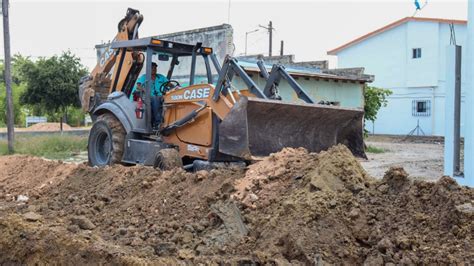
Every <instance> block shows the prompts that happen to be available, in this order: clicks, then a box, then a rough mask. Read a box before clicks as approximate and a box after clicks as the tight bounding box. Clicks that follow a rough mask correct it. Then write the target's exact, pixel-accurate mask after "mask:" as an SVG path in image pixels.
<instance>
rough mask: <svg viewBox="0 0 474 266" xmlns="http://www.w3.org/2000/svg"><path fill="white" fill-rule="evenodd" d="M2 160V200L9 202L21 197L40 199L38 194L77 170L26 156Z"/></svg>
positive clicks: (0, 166)
mask: <svg viewBox="0 0 474 266" xmlns="http://www.w3.org/2000/svg"><path fill="white" fill-rule="evenodd" d="M0 158H1V159H0V173H1V174H0V200H2V199H3V200H7V201H8V200H15V199H17V198H18V196H20V195H23V196H27V197H38V193H40V192H41V191H42V190H47V189H48V187H49V186H53V185H56V184H58V183H60V182H62V181H63V180H64V179H65V178H66V177H67V176H68V175H69V174H71V172H72V171H73V170H74V169H75V168H76V166H75V165H72V164H63V163H62V162H53V161H47V160H43V159H40V158H36V157H32V156H26V155H13V156H2V157H0Z"/></svg>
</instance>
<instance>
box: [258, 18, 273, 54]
mask: <svg viewBox="0 0 474 266" xmlns="http://www.w3.org/2000/svg"><path fill="white" fill-rule="evenodd" d="M258 26H259V27H261V28H264V29H266V30H268V34H269V40H268V41H269V43H268V56H272V38H273V31H274V30H275V28H274V27H273V24H272V21H270V22H269V23H268V27H265V26H262V25H258Z"/></svg>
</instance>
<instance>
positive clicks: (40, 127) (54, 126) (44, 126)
mask: <svg viewBox="0 0 474 266" xmlns="http://www.w3.org/2000/svg"><path fill="white" fill-rule="evenodd" d="M60 130H61V124H60V123H53V122H46V123H38V124H34V125H32V126H30V127H27V128H25V129H24V131H60ZM63 130H72V127H71V126H70V125H68V124H66V123H63Z"/></svg>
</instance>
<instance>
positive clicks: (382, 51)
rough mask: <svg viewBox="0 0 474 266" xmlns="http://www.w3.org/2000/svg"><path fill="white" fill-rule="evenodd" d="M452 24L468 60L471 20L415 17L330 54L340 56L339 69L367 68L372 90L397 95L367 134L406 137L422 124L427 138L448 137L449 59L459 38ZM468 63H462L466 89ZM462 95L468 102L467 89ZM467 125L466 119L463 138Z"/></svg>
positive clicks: (364, 37)
mask: <svg viewBox="0 0 474 266" xmlns="http://www.w3.org/2000/svg"><path fill="white" fill-rule="evenodd" d="M451 25H452V26H453V27H454V33H455V40H456V43H457V44H458V45H461V46H463V49H462V55H463V57H466V50H465V44H466V30H467V26H466V21H462V20H446V19H436V18H416V17H407V18H404V19H401V20H398V21H396V22H394V23H391V24H389V25H387V26H385V27H382V28H380V29H378V30H375V31H373V32H370V33H368V34H366V35H364V36H361V37H359V38H357V39H355V40H353V41H351V42H349V43H347V44H344V45H342V46H340V47H338V48H336V49H333V50H331V51H328V54H329V55H336V56H337V59H338V67H339V68H348V67H354V66H362V67H365V71H366V72H367V73H371V74H373V75H375V81H374V82H373V84H371V86H375V87H380V88H386V89H390V90H392V92H393V94H392V95H391V96H390V97H389V99H388V100H389V103H388V106H387V107H385V108H382V109H381V110H380V111H379V113H378V116H377V120H376V121H375V123H373V124H372V123H370V122H369V123H368V124H367V125H366V128H367V130H369V131H370V132H373V133H376V134H396V135H407V134H408V133H409V132H410V131H412V130H413V129H415V128H416V127H417V124H418V123H419V127H420V128H421V130H422V131H423V132H424V134H425V135H435V136H442V135H444V110H445V107H444V96H445V93H444V91H445V89H444V84H445V79H446V77H445V75H446V67H445V65H446V56H445V55H446V46H447V45H449V44H450V42H451V41H453V39H452V37H454V36H452V34H451V28H450V26H451ZM465 65H466V64H465V60H463V64H462V80H463V82H462V87H463V89H462V90H464V87H465V86H464V85H465V82H464V80H466V79H465V78H466V67H465ZM461 95H462V102H464V96H465V95H464V91H463V92H462V94H461ZM463 113H464V112H463V110H462V111H461V114H463ZM463 121H464V118H463V116H462V115H461V134H462V132H463ZM414 133H415V135H416V134H417V132H414ZM418 133H419V134H421V131H418Z"/></svg>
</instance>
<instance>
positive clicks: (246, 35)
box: [245, 29, 259, 55]
mask: <svg viewBox="0 0 474 266" xmlns="http://www.w3.org/2000/svg"><path fill="white" fill-rule="evenodd" d="M257 31H259V29H256V30H251V31H247V32H246V33H245V55H247V38H248V36H249V34H250V33H254V32H257Z"/></svg>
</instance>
